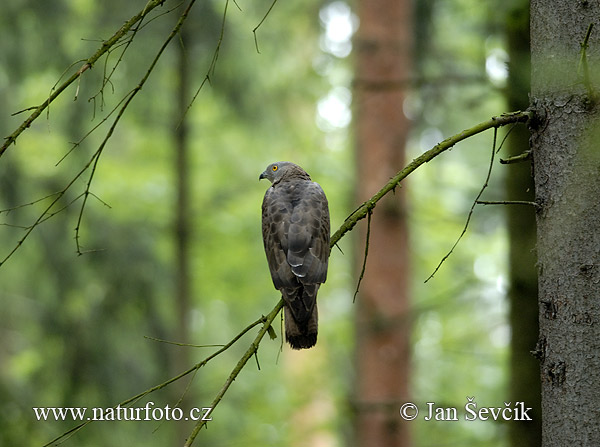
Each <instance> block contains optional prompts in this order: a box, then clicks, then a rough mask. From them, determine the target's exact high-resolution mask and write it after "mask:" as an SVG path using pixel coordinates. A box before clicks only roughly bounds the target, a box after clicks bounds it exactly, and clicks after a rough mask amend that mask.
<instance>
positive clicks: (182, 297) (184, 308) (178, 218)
mask: <svg viewBox="0 0 600 447" xmlns="http://www.w3.org/2000/svg"><path fill="white" fill-rule="evenodd" d="M185 29H186V28H185V27H183V28H182V29H181V31H180V40H179V41H178V42H177V61H178V65H177V74H178V77H179V79H178V81H179V82H178V85H177V91H176V96H177V107H176V108H175V110H174V114H173V116H174V120H173V128H174V129H175V130H174V134H173V140H174V147H175V164H174V168H175V191H176V198H175V201H176V202H175V219H174V241H175V308H176V315H177V320H176V321H177V326H176V327H175V331H174V333H175V336H174V339H175V340H176V341H177V342H179V343H190V325H189V315H190V288H191V284H190V252H189V247H190V217H189V208H190V206H189V204H190V199H189V196H190V187H189V182H190V180H189V168H188V164H189V145H188V131H187V130H188V126H187V120H186V116H185V112H186V110H187V107H188V104H189V101H190V99H189V97H188V95H187V92H188V87H189V86H188V70H189V62H188V55H187V54H186V48H185V46H184V45H185V43H186V42H187V39H186V34H187V33H186V32H185ZM173 360H174V361H173V367H174V371H173V372H172V373H173V374H177V373H179V372H181V371H185V370H186V369H187V368H189V366H190V356H189V350H188V349H186V348H183V347H178V349H176V350H175V351H174V359H173ZM186 386H187V384H186V383H185V381H179V382H177V386H175V387H174V389H173V393H174V396H173V397H174V401H175V402H178V401H179V399H182V400H181V402H179V407H180V408H183V409H184V410H185V409H186V408H188V407H189V406H188V405H187V402H189V401H190V396H189V394H188V393H187V392H186ZM188 434H189V427H188V425H187V424H186V423H185V422H184V423H178V424H177V433H176V437H177V445H183V443H184V441H185V439H186V437H187V435H188Z"/></svg>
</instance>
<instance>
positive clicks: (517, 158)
mask: <svg viewBox="0 0 600 447" xmlns="http://www.w3.org/2000/svg"><path fill="white" fill-rule="evenodd" d="M531 157H532V156H531V151H530V150H527V151H525V152H522V153H520V154H519V155H513V156H512V157H508V158H501V159H500V163H501V164H503V165H510V164H513V163H522V162H524V161H528V160H531Z"/></svg>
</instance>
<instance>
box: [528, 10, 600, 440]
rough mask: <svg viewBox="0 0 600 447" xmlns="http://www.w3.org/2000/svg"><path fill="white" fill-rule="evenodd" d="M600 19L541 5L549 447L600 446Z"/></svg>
mask: <svg viewBox="0 0 600 447" xmlns="http://www.w3.org/2000/svg"><path fill="white" fill-rule="evenodd" d="M599 17H600V3H599V2H597V1H593V2H591V1H590V2H588V1H579V2H564V1H562V0H532V2H531V50H532V51H531V56H532V59H531V63H532V73H531V74H532V79H531V81H532V82H531V86H532V92H531V101H532V106H533V108H534V110H535V111H536V113H537V119H536V121H534V122H533V124H532V140H531V141H532V148H533V154H534V174H535V176H534V177H535V187H536V195H537V201H538V203H539V204H540V205H541V208H540V210H539V212H538V213H537V225H538V227H537V234H538V238H537V247H538V265H539V322H540V336H539V341H538V346H537V350H536V352H537V355H538V357H539V358H540V361H541V376H542V412H543V419H542V445H544V446H545V447H554V446H561V447H564V446H568V445H573V446H599V445H600V424H599V421H600V410H599V409H600V355H599V353H600V201H599V200H598V197H600V147H599V141H600V121H599V117H600V114H599V112H600V107H599V106H598V93H599V92H600V82H599V78H598V73H599V72H600V27H599V26H598V18H599ZM591 24H595V25H596V27H595V28H594V29H593V30H592V33H591V34H590V39H589V42H588V49H587V51H586V56H585V57H583V55H582V51H581V50H582V47H581V44H582V43H583V42H584V39H585V36H586V34H587V32H588V27H589V26H590V25H591Z"/></svg>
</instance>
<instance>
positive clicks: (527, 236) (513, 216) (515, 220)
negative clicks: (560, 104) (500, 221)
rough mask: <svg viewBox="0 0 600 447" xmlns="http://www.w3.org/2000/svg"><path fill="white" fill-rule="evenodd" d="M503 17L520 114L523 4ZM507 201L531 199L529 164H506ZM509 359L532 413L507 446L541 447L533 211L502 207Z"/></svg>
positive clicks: (524, 74)
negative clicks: (506, 251)
mask: <svg viewBox="0 0 600 447" xmlns="http://www.w3.org/2000/svg"><path fill="white" fill-rule="evenodd" d="M517 3H518V5H517V6H515V7H514V8H513V9H511V10H510V11H509V14H508V17H507V19H506V35H507V38H508V53H509V61H510V62H509V75H508V88H507V89H506V97H507V102H508V110H525V109H526V108H527V107H528V106H529V87H530V68H531V66H530V49H529V2H528V1H526V0H519V1H518V2H517ZM507 148H508V155H509V156H514V155H519V154H522V153H524V152H526V151H527V150H529V132H528V130H527V128H526V127H525V126H516V127H514V128H513V129H512V130H511V132H510V134H509V136H508V139H507ZM506 190H507V197H508V200H527V201H533V200H534V199H535V192H534V185H533V176H532V173H531V165H530V163H516V164H511V165H508V166H507V176H506ZM506 212H507V218H508V239H509V246H510V249H509V271H510V289H509V292H508V298H509V302H510V316H509V319H510V325H511V328H512V337H511V346H510V350H511V358H510V385H509V400H510V401H511V402H519V401H521V402H525V403H526V404H527V406H528V407H531V408H532V409H533V410H532V412H531V415H532V418H533V422H531V421H519V422H513V423H510V424H508V432H509V437H510V442H511V445H513V446H519V447H536V446H539V445H541V442H542V435H541V422H542V418H541V396H540V392H541V391H540V369H539V362H538V361H537V360H536V359H535V358H534V357H533V356H532V355H531V351H533V350H534V348H535V344H536V341H537V338H538V332H539V328H538V303H537V293H538V288H537V280H538V279H537V270H536V261H537V259H536V254H535V241H536V231H535V210H534V209H533V208H523V207H522V206H507V207H506Z"/></svg>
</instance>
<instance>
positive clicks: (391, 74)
mask: <svg viewBox="0 0 600 447" xmlns="http://www.w3.org/2000/svg"><path fill="white" fill-rule="evenodd" d="M358 13H359V17H360V28H359V30H358V34H357V38H356V40H355V45H356V54H357V68H356V80H355V86H356V87H355V112H356V133H357V159H358V179H359V180H358V201H359V202H362V201H364V200H366V199H368V198H369V197H370V196H371V195H372V194H374V193H375V192H377V190H378V189H379V187H380V185H382V184H384V183H386V182H387V181H388V180H389V179H390V178H391V177H393V176H394V174H395V173H396V172H397V171H399V170H400V169H401V168H402V167H403V166H404V145H405V141H406V137H407V133H408V128H409V122H408V119H407V118H406V117H405V116H404V113H403V111H402V105H403V102H404V98H405V92H404V90H403V88H404V87H403V86H405V85H406V83H407V80H408V79H409V70H410V68H411V66H412V63H411V62H412V61H411V59H412V54H411V53H412V51H411V50H412V11H411V2H409V1H407V0H362V1H360V2H359V5H358ZM404 213H405V194H404V192H403V190H402V189H400V188H398V190H397V191H396V193H395V195H390V196H387V197H385V198H384V199H382V201H381V202H380V203H379V204H378V206H377V208H376V209H375V211H374V213H373V215H372V219H371V231H370V240H369V256H368V260H367V267H366V275H365V277H364V281H363V282H362V284H361V289H360V295H359V296H358V298H357V312H356V314H357V317H356V330H357V346H356V356H357V358H356V362H357V378H356V381H357V384H356V385H357V386H356V389H357V391H356V393H357V396H356V406H355V410H356V415H355V424H354V426H355V427H356V436H355V439H356V444H357V445H359V446H378V447H386V446H400V445H402V446H408V445H409V442H410V433H409V430H408V424H407V423H406V422H403V421H402V420H401V418H400V417H399V408H400V405H401V402H404V401H407V400H408V383H409V365H410V361H409V360H410V344H409V341H410V325H409V317H408V313H409V297H408V294H409V292H408V288H409V283H410V280H409V273H408V236H407V228H406V220H405V216H404ZM365 234H366V232H365V227H364V226H363V231H362V238H361V239H362V244H360V245H359V246H358V247H359V248H358V249H357V251H356V253H357V255H356V257H357V264H358V266H359V267H360V266H361V265H362V262H363V255H364V242H365Z"/></svg>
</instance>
